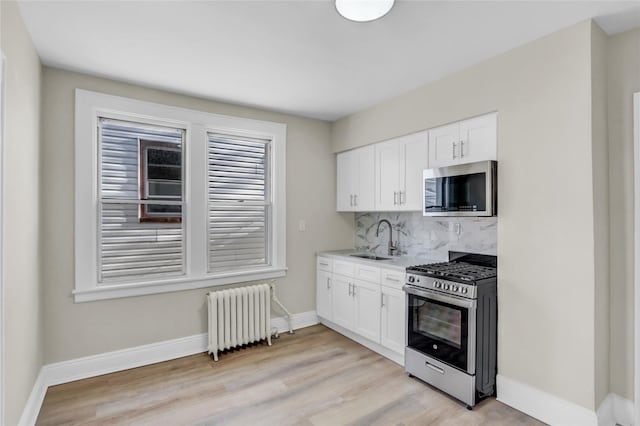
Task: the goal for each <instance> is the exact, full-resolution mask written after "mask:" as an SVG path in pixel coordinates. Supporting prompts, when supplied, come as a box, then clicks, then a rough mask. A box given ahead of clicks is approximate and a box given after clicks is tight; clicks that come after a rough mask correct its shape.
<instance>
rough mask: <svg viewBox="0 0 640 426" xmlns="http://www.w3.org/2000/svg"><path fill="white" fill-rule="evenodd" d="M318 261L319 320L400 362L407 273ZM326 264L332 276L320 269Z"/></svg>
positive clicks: (342, 260)
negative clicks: (360, 338)
mask: <svg viewBox="0 0 640 426" xmlns="http://www.w3.org/2000/svg"><path fill="white" fill-rule="evenodd" d="M318 259H319V260H318V272H317V281H316V311H317V313H318V316H319V317H320V319H321V320H323V322H325V323H327V325H329V326H331V324H335V325H337V326H339V327H342V328H343V329H345V330H347V331H349V332H351V333H353V334H354V335H356V336H359V337H362V338H364V340H363V341H361V342H360V343H363V344H364V345H365V346H368V347H369V348H371V349H373V350H376V351H378V352H380V353H381V354H383V355H385V356H388V357H390V358H391V359H394V360H395V361H396V362H401V361H402V359H403V357H404V346H405V344H404V339H405V337H404V336H405V318H406V313H405V299H404V292H403V291H402V284H403V281H404V273H403V272H402V271H399V270H396V269H394V270H391V269H386V268H379V267H375V266H371V265H369V264H362V263H356V262H349V261H347V260H344V259H340V260H338V259H335V260H334V261H333V263H331V262H330V261H329V262H327V261H323V262H322V263H321V262H320V258H318ZM327 263H328V264H332V268H333V269H332V271H331V272H330V271H327V270H322V269H321V267H320V265H321V264H327ZM325 269H326V268H325ZM338 331H340V330H338ZM345 333H346V332H345ZM350 337H352V338H354V337H353V336H350ZM356 340H357V339H356ZM366 342H370V344H369V343H366ZM390 354H395V355H393V356H391V355H390Z"/></svg>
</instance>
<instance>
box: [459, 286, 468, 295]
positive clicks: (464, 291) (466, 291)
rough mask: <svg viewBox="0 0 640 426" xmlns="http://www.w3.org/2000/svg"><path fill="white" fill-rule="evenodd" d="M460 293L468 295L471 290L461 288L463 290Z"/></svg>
mask: <svg viewBox="0 0 640 426" xmlns="http://www.w3.org/2000/svg"><path fill="white" fill-rule="evenodd" d="M460 292H461V293H462V294H467V293H468V292H469V290H468V289H467V288H466V287H464V288H461V289H460Z"/></svg>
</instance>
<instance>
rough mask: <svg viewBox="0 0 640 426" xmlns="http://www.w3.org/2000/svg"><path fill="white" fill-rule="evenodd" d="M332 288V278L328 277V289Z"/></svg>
mask: <svg viewBox="0 0 640 426" xmlns="http://www.w3.org/2000/svg"><path fill="white" fill-rule="evenodd" d="M330 288H331V278H329V277H327V290H329V289H330Z"/></svg>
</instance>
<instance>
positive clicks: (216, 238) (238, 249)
mask: <svg viewBox="0 0 640 426" xmlns="http://www.w3.org/2000/svg"><path fill="white" fill-rule="evenodd" d="M208 141H209V271H221V270H222V271H223V270H226V269H238V268H239V269H243V268H250V267H256V266H264V265H268V264H269V253H268V250H267V248H268V245H267V239H268V238H267V237H268V235H267V226H266V224H267V223H268V222H269V211H270V209H271V203H270V201H269V195H268V193H267V189H268V185H267V182H268V179H267V174H268V164H269V161H268V159H269V149H268V148H269V141H268V140H260V139H254V138H248V137H234V136H232V135H222V134H215V133H209V134H208Z"/></svg>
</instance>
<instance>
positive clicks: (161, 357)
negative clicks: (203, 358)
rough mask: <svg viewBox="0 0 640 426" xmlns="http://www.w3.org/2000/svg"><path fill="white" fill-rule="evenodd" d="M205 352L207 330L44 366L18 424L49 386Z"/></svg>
mask: <svg viewBox="0 0 640 426" xmlns="http://www.w3.org/2000/svg"><path fill="white" fill-rule="evenodd" d="M271 324H272V325H273V326H274V327H277V328H278V332H280V333H284V332H286V331H288V330H289V327H288V325H287V321H286V319H285V318H284V317H278V318H272V319H271ZM291 324H292V327H293V329H294V330H296V329H299V328H304V327H309V326H311V325H314V324H318V317H317V316H316V312H315V311H309V312H302V313H299V314H293V315H291ZM206 351H207V333H203V334H196V335H194V336H188V337H182V338H179V339H173V340H167V341H164V342H158V343H151V344H149V345H142V346H136V347H133V348H127V349H122V350H119V351H113V352H106V353H102V354H98V355H92V356H87V357H83V358H76V359H72V360H69V361H62V362H56V363H53V364H47V365H44V366H43V367H42V368H41V369H40V374H38V378H37V379H36V382H35V384H34V386H33V390H32V391H31V396H30V397H29V400H28V401H27V404H26V406H25V407H24V410H23V412H22V417H21V418H20V426H31V425H33V424H35V421H36V419H37V418H38V413H39V412H40V407H41V406H42V401H43V400H44V396H45V394H46V391H47V388H48V387H49V386H54V385H59V384H62V383H68V382H73V381H75V380H80V379H86V378H89V377H95V376H100V375H103V374H108V373H114V372H116V371H122V370H128V369H130V368H136V367H142V366H144V365H149V364H155V363H158V362H163V361H169V360H172V359H176V358H181V357H183V356H188V355H194V354H197V353H201V352H206Z"/></svg>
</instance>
